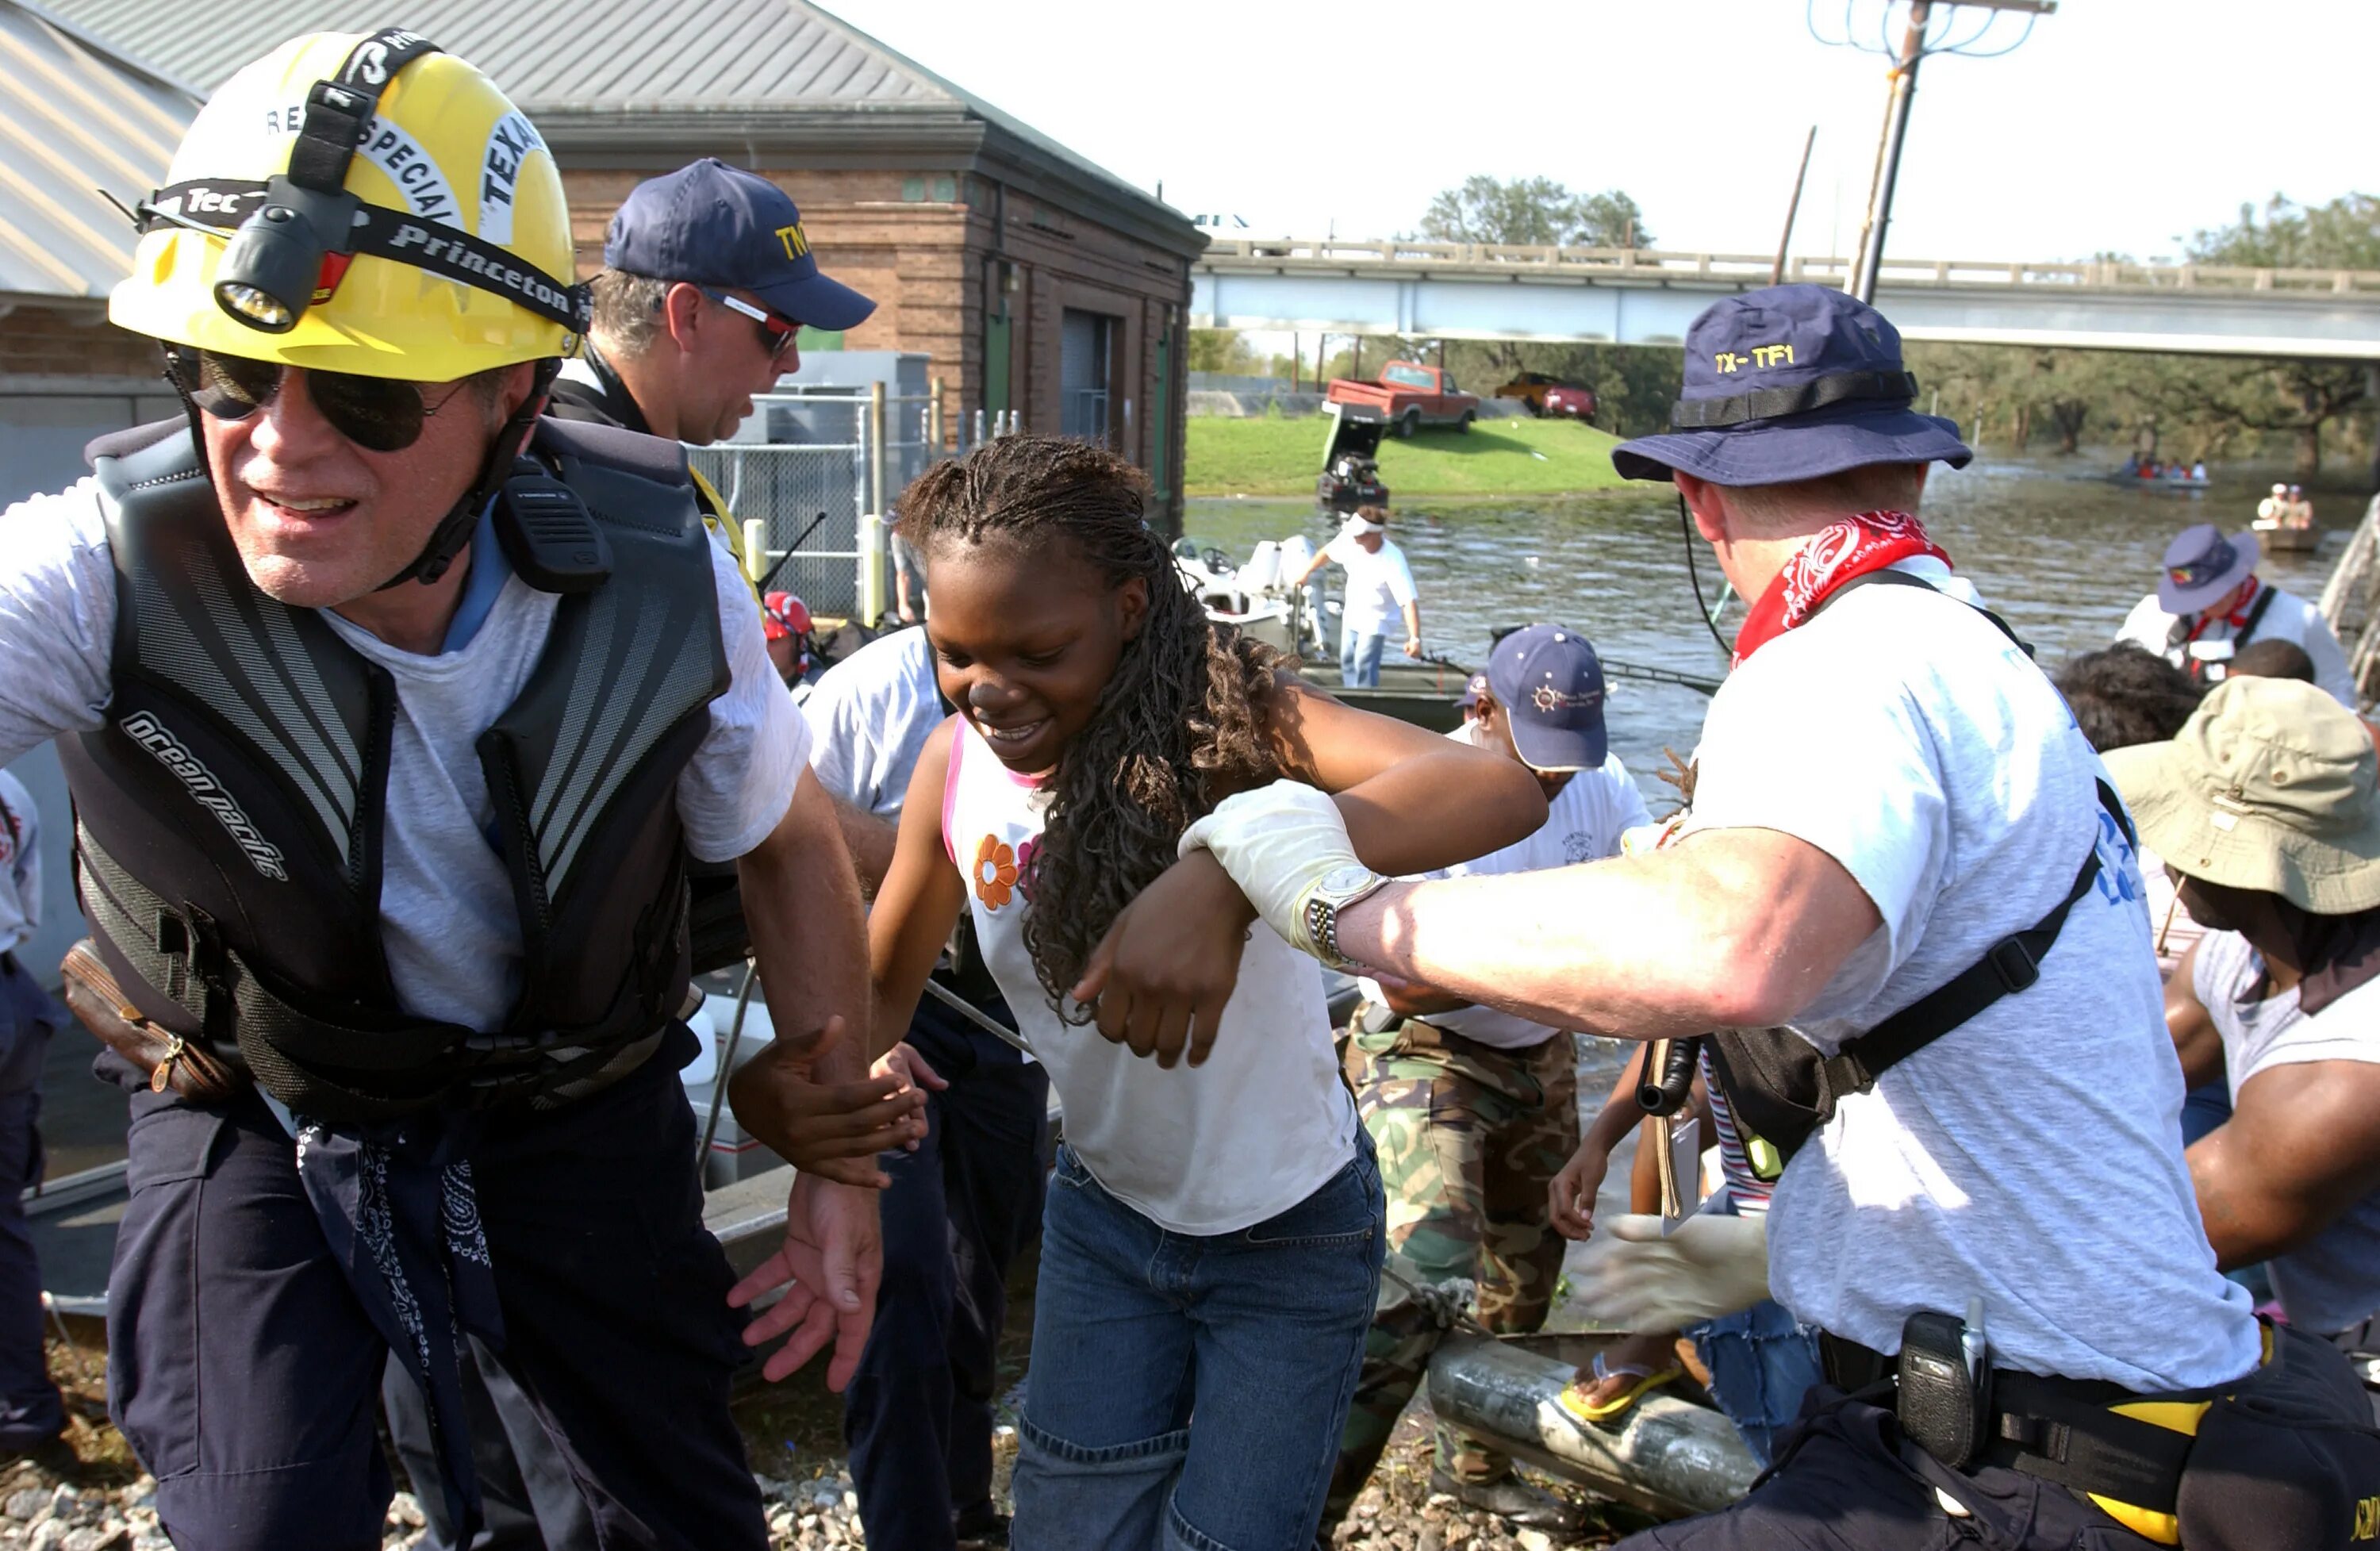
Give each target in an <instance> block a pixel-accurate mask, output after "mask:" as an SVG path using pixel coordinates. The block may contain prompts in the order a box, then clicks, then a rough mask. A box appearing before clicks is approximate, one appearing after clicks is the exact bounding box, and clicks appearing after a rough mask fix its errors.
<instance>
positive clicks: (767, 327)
mask: <svg viewBox="0 0 2380 1551" xmlns="http://www.w3.org/2000/svg"><path fill="white" fill-rule="evenodd" d="M696 289H697V290H698V291H700V292H701V293H702V294H703V295H704V296H706V297H710V299H711V300H712V301H715V302H717V303H718V304H719V305H720V306H722V307H723V308H725V309H728V310H729V311H730V312H741V313H742V314H744V316H745V317H747V318H749V319H751V320H752V321H754V322H756V323H758V324H759V325H760V348H762V349H763V350H766V351H768V352H769V358H770V359H771V360H774V359H776V358H777V357H781V356H783V354H784V353H785V352H786V351H788V350H790V349H792V348H793V346H794V340H795V337H796V336H798V335H799V334H800V333H801V332H802V326H801V325H800V324H799V323H796V322H795V321H793V320H792V319H790V318H780V317H778V316H777V315H776V314H775V313H773V312H771V311H768V310H767V309H763V308H758V307H755V306H753V305H752V304H751V303H750V302H748V301H746V300H745V299H744V298H743V297H731V296H729V295H728V294H727V293H726V292H724V291H714V290H712V289H711V288H710V286H708V285H698V286H697V287H696Z"/></svg>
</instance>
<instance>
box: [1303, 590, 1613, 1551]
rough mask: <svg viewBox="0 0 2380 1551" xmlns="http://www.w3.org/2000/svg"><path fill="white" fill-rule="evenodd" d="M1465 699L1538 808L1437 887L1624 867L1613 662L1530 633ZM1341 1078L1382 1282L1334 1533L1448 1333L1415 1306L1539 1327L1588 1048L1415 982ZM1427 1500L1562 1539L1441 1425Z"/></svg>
mask: <svg viewBox="0 0 2380 1551" xmlns="http://www.w3.org/2000/svg"><path fill="white" fill-rule="evenodd" d="M1465 694H1466V695H1469V696H1472V697H1474V698H1475V705H1476V709H1477V712H1478V714H1477V715H1476V716H1475V717H1474V718H1471V719H1468V720H1466V721H1464V723H1463V725H1462V726H1461V727H1459V728H1457V729H1455V730H1454V731H1453V732H1451V733H1448V734H1447V736H1449V737H1451V738H1453V739H1455V740H1456V741H1457V742H1461V743H1467V744H1469V745H1472V746H1473V747H1475V748H1484V749H1487V750H1488V751H1489V752H1491V753H1495V754H1500V755H1502V756H1503V757H1506V758H1508V759H1511V760H1512V761H1513V762H1514V763H1516V764H1519V765H1522V766H1524V767H1525V768H1526V769H1528V771H1529V773H1530V774H1531V775H1534V776H1535V777H1536V779H1537V784H1538V785H1539V786H1540V787H1542V788H1543V789H1544V791H1545V794H1546V821H1545V823H1543V824H1542V825H1540V826H1538V828H1537V830H1536V833H1534V834H1532V835H1530V836H1529V837H1528V838H1527V839H1525V840H1523V841H1520V842H1515V843H1514V844H1512V845H1508V846H1506V847H1504V848H1503V849H1502V850H1500V851H1495V852H1490V853H1489V854H1487V855H1485V856H1482V857H1479V858H1478V859H1476V860H1475V861H1471V862H1467V863H1464V864H1463V865H1462V866H1456V867H1452V868H1449V869H1448V870H1447V871H1446V872H1443V873H1439V874H1433V875H1432V876H1434V877H1467V876H1488V875H1494V874H1502V873H1518V872H1530V871H1534V870H1537V869H1541V868H1546V867H1560V866H1568V865H1569V864H1571V863H1573V862H1584V861H1587V860H1589V859H1591V858H1594V857H1598V856H1610V855H1616V854H1618V853H1619V851H1620V843H1621V841H1620V838H1621V835H1622V834H1623V833H1625V832H1626V831H1628V830H1632V829H1635V828H1637V827H1639V826H1643V825H1649V824H1650V823H1651V822H1652V817H1651V815H1650V814H1649V813H1647V812H1646V810H1645V799H1644V797H1643V796H1642V795H1641V794H1638V792H1637V790H1636V782H1634V780H1633V779H1632V778H1631V777H1630V775H1629V773H1628V768H1627V767H1626V766H1625V765H1623V764H1621V761H1620V758H1619V757H1618V756H1616V755H1614V754H1612V753H1611V751H1610V747H1609V739H1608V736H1607V734H1606V731H1605V728H1604V724H1603V704H1604V683H1603V664H1602V662H1601V661H1600V660H1597V657H1596V655H1595V648H1593V647H1592V646H1590V645H1588V644H1587V640H1586V637H1585V636H1582V635H1580V634H1579V633H1578V632H1577V631H1575V630H1573V629H1570V628H1568V627H1566V626H1563V625H1559V624H1533V625H1530V626H1528V627H1527V628H1525V629H1522V630H1515V631H1513V632H1512V634H1511V635H1509V636H1505V637H1504V638H1503V639H1502V640H1500V641H1499V642H1497V643H1496V649H1495V651H1494V652H1493V653H1492V654H1491V655H1490V656H1489V658H1488V671H1487V672H1486V673H1481V674H1478V675H1476V676H1475V677H1474V678H1473V680H1472V681H1471V685H1470V686H1469V687H1468V688H1467V689H1466V690H1465ZM1346 1070H1347V1081H1348V1084H1349V1086H1350V1087H1351V1088H1353V1089H1354V1094H1355V1112H1356V1114H1357V1115H1358V1116H1359V1117H1360V1118H1361V1119H1362V1121H1363V1123H1364V1128H1365V1130H1366V1132H1368V1133H1370V1135H1371V1138H1372V1145H1373V1146H1374V1148H1375V1149H1376V1150H1377V1151H1378V1154H1379V1159H1380V1185H1381V1188H1382V1190H1383V1191H1385V1192H1386V1193H1387V1196H1388V1200H1389V1268H1390V1271H1391V1272H1393V1273H1394V1275H1393V1276H1391V1277H1390V1278H1387V1279H1385V1280H1384V1281H1383V1282H1382V1284H1381V1288H1380V1301H1379V1304H1378V1308H1377V1309H1376V1310H1375V1311H1374V1313H1373V1316H1372V1328H1371V1331H1370V1333H1369V1334H1368V1335H1367V1336H1366V1339H1365V1342H1364V1365H1363V1368H1362V1370H1361V1372H1360V1373H1359V1374H1358V1375H1357V1377H1356V1381H1355V1394H1354V1401H1353V1403H1352V1405H1351V1407H1350V1410H1349V1412H1348V1417H1347V1424H1346V1427H1345V1428H1344V1430H1343V1431H1342V1433H1341V1434H1340V1439H1339V1461H1338V1464H1337V1467H1336V1468H1335V1469H1334V1470H1333V1472H1332V1474H1331V1484H1330V1493H1329V1496H1328V1497H1327V1499H1326V1504H1325V1508H1324V1518H1325V1521H1326V1522H1328V1523H1336V1522H1337V1521H1338V1520H1339V1518H1340V1517H1341V1516H1342V1515H1343V1514H1344V1513H1345V1512H1346V1511H1347V1509H1349V1507H1350V1506H1352V1505H1353V1503H1354V1499H1355V1496H1356V1495H1357V1494H1358V1493H1359V1492H1361V1491H1362V1490H1363V1487H1364V1484H1365V1482H1366V1479H1368V1478H1369V1477H1370V1475H1371V1473H1372V1469H1373V1466H1374V1465H1375V1464H1377V1463H1378V1460H1379V1457H1380V1451H1381V1449H1382V1448H1385V1447H1386V1446H1387V1444H1388V1441H1389V1435H1390V1433H1391V1432H1393V1431H1394V1430H1395V1428H1396V1424H1397V1418H1398V1417H1399V1416H1401V1415H1402V1414H1403V1412H1404V1409H1405V1405H1406V1403H1407V1402H1408V1401H1410V1400H1412V1399H1413V1396H1414V1391H1415V1388H1417V1387H1419V1386H1420V1384H1421V1381H1422V1375H1423V1374H1424V1373H1425V1372H1426V1371H1427V1368H1428V1366H1429V1359H1430V1354H1431V1352H1432V1351H1434V1350H1435V1349H1436V1347H1437V1345H1438V1343H1439V1339H1440V1337H1442V1336H1443V1335H1444V1334H1445V1332H1444V1330H1443V1328H1442V1327H1440V1326H1439V1323H1438V1321H1437V1320H1436V1318H1435V1317H1433V1315H1432V1314H1431V1311H1430V1308H1429V1307H1428V1301H1427V1299H1425V1298H1422V1297H1419V1296H1417V1295H1416V1294H1415V1289H1416V1288H1422V1287H1432V1286H1436V1285H1438V1284H1439V1283H1442V1282H1445V1281H1448V1280H1450V1279H1454V1278H1460V1279H1463V1280H1465V1281H1470V1282H1474V1283H1475V1284H1476V1286H1477V1288H1478V1298H1477V1303H1478V1318H1479V1321H1480V1323H1481V1324H1482V1325H1484V1326H1486V1327H1488V1329H1490V1330H1493V1331H1494V1332H1496V1333H1497V1334H1498V1335H1524V1334H1526V1333H1527V1332H1529V1331H1532V1330H1536V1329H1537V1328H1538V1327H1540V1326H1542V1325H1544V1324H1545V1321H1546V1315H1547V1314H1548V1312H1549V1311H1550V1309H1551V1307H1552V1303H1553V1291H1554V1284H1555V1283H1556V1282H1557V1281H1558V1280H1560V1277H1561V1266H1562V1253H1563V1250H1564V1247H1565V1242H1564V1241H1563V1240H1562V1238H1561V1237H1560V1235H1559V1234H1557V1233H1555V1232H1554V1231H1553V1229H1552V1225H1551V1221H1550V1215H1549V1204H1550V1199H1551V1198H1550V1196H1549V1194H1548V1187H1549V1186H1550V1184H1551V1182H1552V1181H1553V1178H1554V1176H1555V1174H1556V1173H1557V1172H1559V1171H1560V1169H1561V1167H1562V1165H1563V1164H1564V1163H1566V1162H1568V1161H1569V1159H1570V1156H1571V1153H1572V1152H1573V1150H1574V1149H1575V1148H1576V1147H1577V1145H1578V1051H1577V1048H1576V1045H1575V1042H1574V1041H1573V1040H1572V1038H1571V1037H1570V1035H1569V1032H1568V1027H1567V1025H1560V1024H1551V1025H1549V1024H1545V1023H1541V1022H1538V1021H1536V1020H1532V1019H1528V1018H1516V1017H1514V1016H1512V1014H1511V1013H1509V1012H1498V1011H1496V1010H1495V1009H1493V1008H1488V1007H1481V1006H1478V1005H1476V1004H1475V1003H1474V1001H1473V1000H1472V999H1471V998H1469V997H1467V996H1452V995H1447V994H1443V993H1441V992H1439V991H1438V990H1437V989H1436V988H1432V987H1430V986H1427V985H1424V984H1421V983H1419V982H1416V981H1409V980H1399V979H1397V978H1395V977H1394V976H1390V975H1383V976H1378V977H1375V978H1372V979H1367V980H1366V981H1365V982H1364V1002H1363V1005H1361V1006H1360V1007H1358V1008H1357V1010H1356V1012H1355V1015H1354V1019H1353V1020H1352V1025H1351V1028H1350V1030H1349V1037H1348V1050H1347V1068H1346ZM1430 1489H1431V1490H1432V1491H1434V1492H1444V1493H1446V1494H1448V1495H1450V1496H1453V1497H1454V1498H1455V1499H1456V1500H1458V1501H1459V1502H1461V1503H1462V1504H1463V1506H1465V1507H1466V1508H1473V1509H1485V1510H1486V1511H1488V1512H1490V1513H1494V1514H1497V1515H1499V1516H1500V1517H1502V1518H1503V1519H1505V1520H1507V1521H1511V1522H1512V1523H1515V1524H1524V1525H1538V1526H1544V1527H1548V1528H1562V1527H1568V1526H1569V1525H1570V1523H1571V1521H1572V1519H1573V1515H1572V1514H1571V1513H1570V1511H1569V1509H1567V1508H1566V1507H1565V1505H1564V1504H1563V1503H1562V1502H1561V1500H1560V1498H1558V1497H1555V1496H1552V1495H1551V1494H1549V1493H1547V1492H1545V1491H1543V1490H1541V1489H1539V1488H1537V1487H1536V1486H1532V1485H1530V1484H1528V1483H1526V1482H1524V1481H1523V1480H1521V1479H1520V1478H1519V1477H1517V1476H1516V1475H1514V1474H1513V1473H1512V1459H1511V1458H1510V1457H1509V1456H1507V1455H1505V1454H1504V1453H1502V1452H1500V1450H1498V1449H1496V1448H1494V1447H1492V1446H1491V1445H1490V1444H1488V1443H1487V1442H1486V1441H1484V1440H1482V1439H1480V1438H1476V1437H1474V1436H1471V1435H1469V1434H1467V1433H1464V1432H1462V1431H1461V1430H1459V1429H1457V1428H1454V1427H1451V1426H1449V1425H1447V1424H1443V1423H1441V1424H1439V1426H1438V1427H1437V1429H1436V1437H1435V1452H1434V1457H1433V1460H1432V1465H1431V1471H1430Z"/></svg>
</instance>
